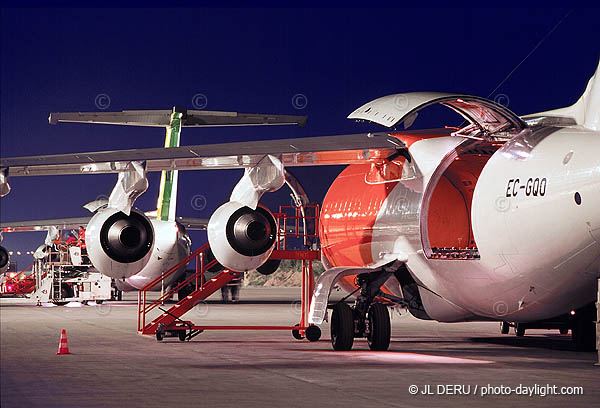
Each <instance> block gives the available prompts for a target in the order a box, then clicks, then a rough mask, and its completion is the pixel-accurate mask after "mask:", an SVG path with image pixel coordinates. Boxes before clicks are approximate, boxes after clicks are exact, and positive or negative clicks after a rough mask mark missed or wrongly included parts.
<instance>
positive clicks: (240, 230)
mask: <svg viewBox="0 0 600 408" xmlns="http://www.w3.org/2000/svg"><path fill="white" fill-rule="evenodd" d="M276 239H277V227H276V224H275V218H274V217H273V214H271V212H270V211H269V210H267V209H266V208H264V207H261V206H258V207H256V210H253V209H251V208H250V207H247V206H245V205H243V204H241V203H238V202H235V201H230V202H228V203H225V204H223V205H222V206H221V207H219V208H217V210H216V211H215V212H214V213H213V215H212V216H211V217H210V220H209V222H208V242H209V243H210V248H211V251H212V253H213V254H214V256H215V258H216V259H217V261H218V262H219V263H220V264H221V265H223V266H224V267H225V268H227V269H231V270H233V271H239V272H245V271H249V270H252V269H256V268H258V267H260V266H261V265H263V264H264V263H265V262H266V261H267V259H269V256H270V255H271V252H273V248H274V247H275V240H276Z"/></svg>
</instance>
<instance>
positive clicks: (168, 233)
mask: <svg viewBox="0 0 600 408" xmlns="http://www.w3.org/2000/svg"><path fill="white" fill-rule="evenodd" d="M151 222H152V226H153V227H154V239H155V241H154V248H153V249H152V254H151V255H150V259H149V261H148V263H147V264H146V266H144V267H143V268H142V269H141V270H140V271H139V272H137V273H136V274H134V275H132V276H130V277H128V278H125V279H124V280H120V281H119V282H118V283H117V285H118V286H119V287H120V288H121V289H122V290H126V291H129V290H137V289H142V288H143V287H144V286H145V285H147V284H148V283H150V282H152V281H153V280H155V279H156V278H158V277H159V276H160V275H161V274H162V273H164V272H167V271H168V270H169V269H170V268H172V267H173V266H175V265H177V264H178V263H179V262H181V261H182V260H183V259H184V258H185V257H186V256H188V255H189V253H190V246H191V241H190V239H189V237H188V235H187V233H186V232H185V231H184V230H183V227H181V226H179V225H178V224H177V223H175V222H174V221H161V220H157V219H151ZM186 266H187V265H183V266H182V267H181V268H179V270H178V271H177V272H176V273H174V274H172V275H170V276H168V277H167V278H165V279H164V282H162V283H158V284H156V285H155V286H154V287H152V288H151V289H150V290H161V288H162V287H164V288H167V287H168V286H169V285H171V284H172V283H173V282H175V281H176V280H177V279H179V277H180V276H181V275H182V274H183V273H184V272H185V268H186Z"/></svg>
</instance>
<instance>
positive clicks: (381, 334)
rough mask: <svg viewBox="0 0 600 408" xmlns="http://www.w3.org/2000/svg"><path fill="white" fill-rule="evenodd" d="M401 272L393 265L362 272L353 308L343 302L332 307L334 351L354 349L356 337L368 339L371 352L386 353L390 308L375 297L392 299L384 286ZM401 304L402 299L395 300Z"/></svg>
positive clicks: (389, 333) (358, 278)
mask: <svg viewBox="0 0 600 408" xmlns="http://www.w3.org/2000/svg"><path fill="white" fill-rule="evenodd" d="M396 269H398V268H397V265H395V263H394V264H392V265H389V266H385V267H382V268H381V270H380V271H377V272H370V273H363V274H360V275H358V276H357V277H356V283H357V286H358V287H359V288H360V294H359V295H358V297H357V299H356V303H355V304H354V306H353V307H350V306H348V305H347V304H346V303H345V302H344V301H341V302H339V303H337V304H336V305H335V306H334V307H333V313H332V316H331V344H332V345H333V349H334V350H338V351H347V350H350V349H352V345H353V343H354V338H355V337H366V338H367V341H368V343H369V348H370V349H371V350H377V351H385V350H387V349H388V347H389V346H390V336H391V324H390V314H389V312H388V309H387V307H386V306H385V305H384V304H382V303H378V302H376V301H375V298H376V297H386V298H390V296H389V295H385V294H384V293H383V292H382V291H381V286H382V285H383V284H384V283H385V282H386V281H387V280H388V279H389V278H390V276H392V275H393V273H394V271H395V270H396ZM393 300H398V301H402V299H393Z"/></svg>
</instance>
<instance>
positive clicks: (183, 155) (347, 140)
mask: <svg viewBox="0 0 600 408" xmlns="http://www.w3.org/2000/svg"><path fill="white" fill-rule="evenodd" d="M404 148H405V145H404V144H403V143H402V142H401V141H400V140H399V139H397V138H395V137H393V136H390V135H389V134H388V133H360V134H349V135H336V136H320V137H306V138H295V139H277V140H261V141H251V142H238V143H220V144H204V145H194V146H181V147H170V148H162V147H161V148H151V149H131V150H113V151H103V152H89V153H70V154H57V155H47V156H27V157H13V158H1V159H0V169H1V171H2V173H4V175H5V176H8V177H16V176H41V175H60V174H90V173H91V174H97V173H117V172H119V171H123V170H125V169H126V168H127V166H128V163H129V162H132V161H137V162H142V163H144V164H145V169H146V171H148V172H151V171H162V170H202V169H233V168H244V167H252V166H255V165H256V164H257V163H258V162H259V161H260V160H262V158H264V157H265V156H266V155H273V156H277V157H278V158H279V159H280V160H281V161H282V163H283V164H284V166H314V165H332V164H340V165H342V164H356V163H364V162H366V161H370V160H373V159H374V158H378V157H381V158H386V157H389V156H390V155H393V154H395V153H396V152H397V151H398V150H401V149H404Z"/></svg>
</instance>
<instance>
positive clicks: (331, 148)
mask: <svg viewBox="0 0 600 408" xmlns="http://www.w3.org/2000/svg"><path fill="white" fill-rule="evenodd" d="M599 77H600V66H599V67H598V68H597V69H596V72H595V74H594V75H593V76H592V78H591V79H590V80H589V82H588V84H587V88H586V89H585V92H584V93H583V95H582V96H581V97H580V98H579V99H578V100H577V102H576V103H575V104H573V105H571V106H569V107H566V108H561V109H556V110H551V111H547V112H542V113H537V114H531V115H525V116H518V115H517V114H515V113H513V112H512V111H510V110H509V109H508V108H507V107H505V106H503V105H501V104H498V103H496V102H494V101H492V100H488V99H486V98H481V97H477V96H470V95H462V94H452V93H438V92H415V93H404V94H393V95H388V96H384V97H381V98H379V99H376V100H373V101H371V102H368V103H366V104H364V105H362V106H360V107H359V108H358V109H356V110H355V111H353V112H352V113H351V114H350V115H349V116H348V118H349V119H353V120H357V121H363V122H369V123H373V124H376V125H381V126H383V127H384V130H383V131H380V132H369V133H360V134H349V135H336V136H320V137H309V138H296V139H283V140H267V141H253V142H242V143H222V144H204V145H193V146H181V147H173V148H168V149H141V150H120V151H108V152H89V153H79V154H62V155H61V154H59V155H47V156H30V157H15V158H2V159H1V160H0V167H1V169H2V172H3V173H4V174H3V175H2V177H3V179H2V180H0V181H1V182H2V183H0V189H1V190H3V191H4V192H6V191H8V190H9V185H8V177H9V176H10V177H21V176H28V175H59V174H95V173H105V172H118V171H128V170H127V169H129V168H130V167H131V166H134V165H135V163H137V166H138V168H139V169H140V172H139V174H140V177H141V176H142V175H143V172H142V170H143V171H145V172H149V171H162V170H201V169H202V170H207V169H237V168H243V169H244V175H243V176H242V178H241V179H240V181H239V182H238V183H237V184H236V186H235V187H234V188H233V190H232V193H231V196H230V199H229V201H228V202H226V203H225V204H223V205H222V206H221V207H219V208H218V209H217V210H216V211H215V212H214V213H213V214H212V216H211V217H210V219H209V222H208V226H207V232H208V240H209V244H210V247H211V249H212V251H213V253H214V256H215V257H216V259H217V261H218V262H219V263H220V264H221V265H223V266H224V267H227V268H229V269H231V270H236V271H247V270H252V269H255V268H257V267H260V266H261V265H263V264H265V262H266V261H267V260H268V258H269V255H270V254H271V252H272V251H273V248H274V245H275V239H276V238H275V235H276V234H274V233H273V229H274V225H275V224H274V220H273V215H272V214H271V213H270V212H269V211H268V210H267V209H265V208H264V207H261V206H260V205H259V201H260V198H261V197H262V195H264V194H265V193H267V192H272V191H276V190H278V189H279V188H281V187H282V186H283V185H284V183H285V182H286V174H287V172H286V169H287V168H289V167H294V166H319V165H332V164H336V165H347V167H345V169H344V170H343V171H342V172H341V173H340V175H339V176H338V177H337V178H336V179H335V180H334V181H333V183H332V184H331V186H330V188H329V190H328V192H327V194H326V196H325V198H324V199H323V202H322V207H321V208H322V210H321V214H320V220H319V238H320V245H321V261H322V263H323V265H324V267H325V269H326V271H325V272H324V273H323V274H322V275H321V276H320V277H319V279H318V281H317V282H316V286H315V291H314V293H313V298H312V302H311V306H310V315H309V322H310V323H311V324H312V325H315V327H316V325H320V324H322V323H323V321H324V319H325V318H326V317H328V316H327V314H328V308H329V307H330V306H329V295H330V292H331V290H332V288H333V287H334V286H335V285H337V286H339V287H341V288H343V289H344V290H346V291H348V292H349V294H350V295H355V297H356V300H355V303H354V305H353V306H349V305H348V304H347V303H346V302H343V301H342V302H338V303H336V304H335V305H332V306H331V309H332V312H331V319H330V328H331V342H332V346H333V349H334V350H350V349H351V348H352V346H353V343H354V339H355V338H365V337H366V339H367V341H368V345H369V348H370V349H372V350H387V349H388V348H389V345H390V337H391V324H390V317H389V312H388V309H387V307H386V306H385V303H390V302H391V303H395V304H398V305H403V306H405V307H407V308H408V310H409V311H410V313H411V314H413V315H414V316H415V317H417V318H419V319H432V320H436V321H438V322H461V321H474V320H489V321H499V322H502V325H503V326H502V330H503V331H504V330H505V328H506V325H507V324H508V322H512V323H514V324H515V326H516V329H517V334H519V333H521V334H522V333H523V330H524V328H527V327H535V324H536V322H544V321H549V320H551V319H554V318H556V317H557V316H563V315H564V314H567V313H569V312H571V311H573V313H574V315H572V318H571V320H570V321H569V328H570V329H571V330H572V338H573V340H574V342H575V344H576V346H577V348H578V349H586V350H591V349H593V348H594V347H595V345H594V332H595V328H594V313H593V311H594V309H595V308H594V306H593V301H594V297H595V291H596V284H595V282H596V279H598V278H599V277H600V211H599V210H598V208H600V155H598V152H600V79H599ZM433 105H441V106H444V107H447V108H450V109H451V110H453V111H454V112H456V113H458V114H459V115H460V116H462V118H463V119H464V121H465V122H464V124H463V125H461V126H460V127H459V128H449V127H445V128H442V129H429V130H409V127H410V126H411V125H412V124H413V123H414V122H415V120H416V118H417V116H418V114H419V112H420V111H421V110H422V109H424V108H427V107H429V106H433ZM400 125H404V129H400V130H399V127H400ZM131 197H134V196H133V195H132V196H131ZM116 214H118V213H116ZM119 216H120V217H126V216H125V215H119ZM125 219H129V218H125ZM104 220H106V218H102V219H98V221H99V222H98V224H97V226H96V228H95V230H94V231H95V232H93V233H92V234H97V235H99V234H98V230H101V229H102V228H101V227H102V225H100V224H101V222H103V221H104ZM94 239H95V240H98V238H97V237H96V238H94ZM310 332H311V330H310V327H309V328H308V329H307V332H306V333H307V338H308V336H309V334H310Z"/></svg>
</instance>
